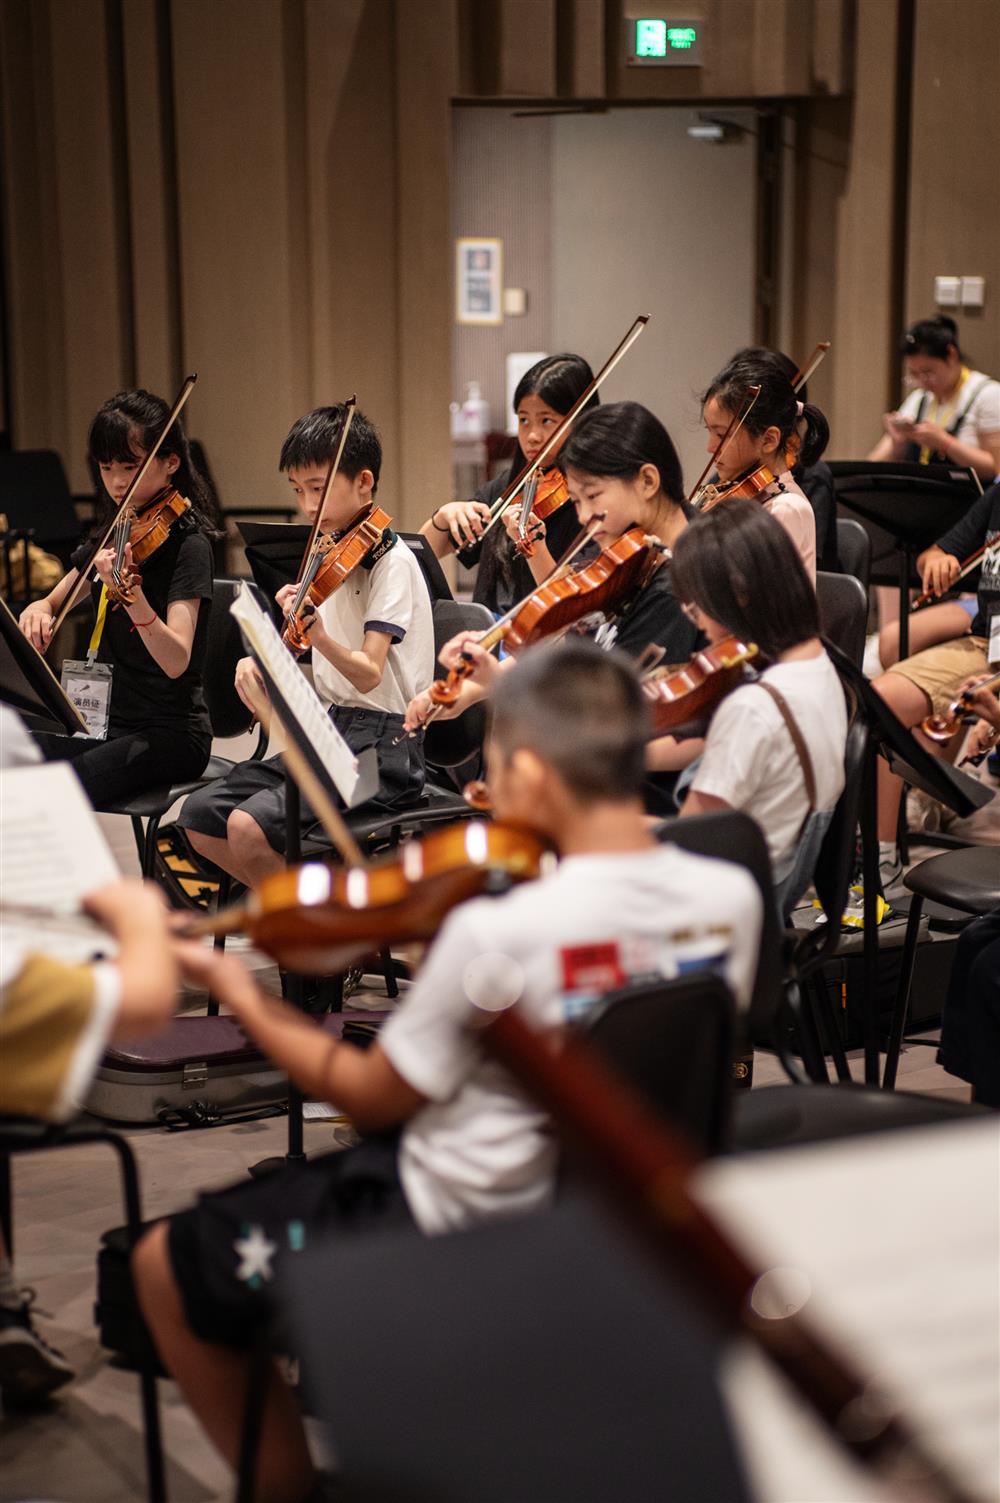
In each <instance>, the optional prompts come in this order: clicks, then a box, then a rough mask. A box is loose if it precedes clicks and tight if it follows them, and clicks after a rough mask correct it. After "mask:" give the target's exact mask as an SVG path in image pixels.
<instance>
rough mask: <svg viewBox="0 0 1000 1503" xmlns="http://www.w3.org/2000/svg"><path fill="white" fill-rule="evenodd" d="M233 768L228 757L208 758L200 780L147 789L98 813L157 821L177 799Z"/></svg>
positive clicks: (107, 805) (222, 775)
mask: <svg viewBox="0 0 1000 1503" xmlns="http://www.w3.org/2000/svg"><path fill="white" fill-rule="evenodd" d="M234 766H235V763H233V762H231V761H230V760H229V758H228V757H209V759H208V766H207V767H206V768H205V771H204V772H203V773H202V775H201V777H200V778H191V779H190V780H189V781H188V782H187V783H175V784H174V785H173V786H172V787H161V788H148V789H147V790H146V792H145V793H137V794H136V795H135V797H134V798H127V799H122V801H121V803H118V804H102V805H101V808H100V811H99V812H100V813H101V814H128V815H129V816H131V817H132V818H135V817H138V818H139V819H158V818H160V816H162V815H164V814H166V812H167V810H168V809H169V808H170V806H171V804H174V803H176V802H177V800H178V799H179V798H187V796H188V794H189V793H194V791H195V789H197V788H204V786H205V784H206V783H214V782H215V780H216V778H224V777H225V776H226V773H227V772H229V771H230V770H231V769H232V768H233V767H234Z"/></svg>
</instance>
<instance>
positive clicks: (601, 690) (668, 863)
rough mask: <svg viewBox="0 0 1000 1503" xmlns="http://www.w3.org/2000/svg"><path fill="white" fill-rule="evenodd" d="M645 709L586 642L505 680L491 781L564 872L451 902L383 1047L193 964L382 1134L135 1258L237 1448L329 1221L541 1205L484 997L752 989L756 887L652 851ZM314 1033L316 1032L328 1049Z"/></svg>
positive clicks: (266, 1440) (524, 664)
mask: <svg viewBox="0 0 1000 1503" xmlns="http://www.w3.org/2000/svg"><path fill="white" fill-rule="evenodd" d="M646 729H647V718H646V714H645V706H644V702H643V699H642V695H641V691H640V687H639V684H638V681H637V678H636V676H635V672H634V669H633V668H632V666H631V665H630V664H629V663H628V662H627V660H626V659H624V658H623V657H621V656H620V655H619V654H618V653H616V652H611V653H604V652H602V651H601V650H600V649H599V648H598V647H596V646H595V645H594V644H592V643H590V642H586V641H582V640H581V641H576V642H573V643H567V644H560V645H558V646H548V647H542V648H539V649H536V650H534V651H531V652H528V653H526V654H525V655H524V657H523V658H521V659H520V660H519V661H518V663H517V664H516V665H515V667H514V668H513V669H512V670H511V671H510V672H509V673H508V674H505V675H504V676H503V682H502V684H501V685H500V686H499V688H498V690H497V694H496V699H495V706H494V727H493V736H492V741H491V747H490V757H489V780H490V788H491V794H492V800H493V805H494V809H495V811H496V814H497V817H498V818H499V819H502V820H504V821H505V822H507V823H508V824H514V825H523V826H527V827H529V828H532V829H534V830H535V831H537V832H538V833H540V834H542V835H544V836H547V837H548V838H549V839H551V841H552V843H553V845H554V846H555V848H556V850H557V851H558V852H559V854H560V856H561V858H562V859H561V863H560V865H559V866H558V868H557V869H556V870H555V872H554V873H553V874H552V875H551V876H546V877H544V878H542V879H541V880H539V881H537V882H534V883H531V884H528V885H526V886H524V887H521V888H518V889H515V890H514V891H512V892H510V893H508V894H507V895H505V896H503V897H497V898H481V899H476V900H474V901H472V902H469V903H466V904H463V905H462V906H461V907H460V908H457V909H456V910H455V911H454V912H453V913H452V915H451V916H450V918H449V919H448V920H447V921H446V923H445V924H444V925H443V927H442V929H441V932H440V935H439V936H438V938H437V940H436V941H435V943H434V945H433V947H432V949H431V951H430V953H429V955H428V958H427V960H426V963H425V965H424V967H423V969H422V970H421V972H420V975H419V977H418V979H417V981H416V983H415V985H414V986H413V988H412V989H411V990H410V991H409V992H408V994H407V995H406V997H405V998H404V1000H403V1002H402V1003H401V1005H400V1007H399V1009H398V1011H397V1012H396V1013H395V1014H394V1015H393V1017H392V1018H391V1019H390V1021H389V1022H388V1023H387V1025H386V1026H385V1028H384V1029H383V1030H382V1032H381V1034H380V1035H379V1038H378V1040H377V1041H376V1043H375V1044H374V1045H373V1046H372V1047H371V1048H370V1049H368V1050H367V1051H365V1052H362V1051H360V1050H358V1049H355V1048H353V1047H352V1046H351V1045H350V1044H344V1043H340V1042H337V1041H336V1040H330V1039H328V1038H327V1037H326V1036H325V1035H317V1032H316V1029H315V1027H314V1025H312V1024H310V1023H309V1022H308V1020H306V1019H304V1018H303V1017H302V1016H301V1015H299V1014H297V1013H295V1012H293V1011H291V1010H290V1009H288V1008H286V1007H285V1006H283V1005H282V1004H280V1003H277V1002H274V1001H272V1000H270V999H267V998H265V997H264V996H263V995H262V994H261V993H260V992H259V991H258V990H257V988H256V986H255V985H254V983H253V981H252V979H251V977H250V976H249V974H248V973H247V972H246V970H245V969H244V968H243V966H242V965H241V964H240V962H239V961H237V960H235V959H233V958H230V957H226V958H224V959H221V960H220V959H219V958H218V957H214V956H212V955H211V953H206V952H205V951H203V950H201V949H196V950H193V952H192V956H191V965H192V968H193V971H194V972H195V973H196V974H197V975H198V976H199V977H200V978H201V979H202V980H203V981H207V980H209V979H210V980H211V984H212V986H213V989H214V991H215V994H216V995H217V996H219V997H221V998H222V999H223V1000H224V1001H225V1002H226V1003H227V1004H228V1005H229V1006H230V1007H231V1008H232V1009H233V1011H234V1012H235V1013H236V1014H237V1016H238V1017H239V1018H240V1020H241V1022H242V1024H243V1026H244V1027H245V1028H246V1029H247V1031H248V1032H249V1033H250V1034H251V1035H252V1036H253V1037H254V1038H255V1039H257V1041H258V1042H259V1043H260V1044H261V1046H262V1047H263V1048H264V1049H265V1050H267V1051H268V1053H269V1054H270V1055H271V1056H272V1058H273V1059H274V1060H275V1061H276V1062H277V1063H278V1064H279V1065H280V1066H281V1067H282V1068H283V1069H285V1070H286V1071H287V1072H288V1073H289V1074H290V1075H291V1076H292V1078H293V1079H294V1080H295V1081H296V1083H297V1084H298V1086H299V1088H300V1089H301V1090H303V1091H305V1092H308V1093H309V1094H310V1095H313V1096H318V1097H320V1098H321V1099H329V1100H334V1101H336V1102H337V1103H338V1105H339V1106H341V1107H342V1108H343V1109H345V1110H346V1111H347V1112H348V1113H349V1114H350V1115H351V1117H352V1118H353V1119H354V1120H355V1121H356V1122H357V1123H358V1125H359V1126H361V1127H362V1128H363V1129H365V1130H367V1131H377V1130H380V1129H387V1128H390V1127H394V1126H396V1125H401V1126H402V1132H401V1134H400V1137H399V1140H398V1145H397V1143H395V1142H393V1143H391V1144H390V1143H389V1142H387V1141H386V1140H385V1139H382V1140H366V1141H365V1142H363V1143H362V1144H361V1145H360V1147H359V1148H357V1149H350V1150H348V1151H347V1152H345V1153H338V1154H331V1155H328V1156H327V1157H326V1158H324V1159H318V1160H314V1161H312V1162H311V1163H310V1164H309V1165H308V1166H307V1167H305V1168H304V1169H302V1168H297V1167H295V1168H289V1169H287V1170H285V1171H284V1172H282V1173H280V1174H276V1175H273V1176H268V1178H267V1179H266V1180H264V1181H261V1182H259V1183H256V1184H252V1185H239V1186H236V1187H234V1188H233V1189H231V1190H227V1191H223V1192H221V1193H219V1194H215V1195H208V1196H205V1197H203V1198H202V1200H201V1202H200V1204H199V1205H198V1206H197V1207H196V1208H195V1209H194V1210H193V1211H190V1212H187V1213H185V1214H183V1215H181V1216H179V1217H176V1218H174V1219H173V1221H172V1222H171V1223H170V1225H169V1226H168V1224H167V1223H162V1224H161V1225H160V1226H158V1227H156V1228H154V1230H153V1231H152V1232H151V1233H149V1234H148V1236H147V1237H146V1238H145V1239H144V1241H143V1243H142V1244H141V1246H140V1248H139V1249H138V1251H137V1254H136V1258H135V1264H134V1267H135V1272H136V1279H137V1284H138V1288H139V1293H140V1298H141V1301H142V1305H143V1309H144V1311H145V1313H146V1318H147V1320H148V1321H149V1322H150V1325H151V1327H152V1328H153V1331H154V1334H155V1337H156V1341H157V1346H158V1349H159V1352H160V1355H161V1357H162V1358H163V1360H164V1362H165V1363H166V1365H167V1366H168V1368H169V1369H170V1370H171V1372H172V1373H173V1374H174V1376H175V1377H176V1378H177V1380H178V1382H179V1383H180V1385H181V1387H182V1389H183V1390H184V1393H185V1395H186V1397H187V1398H188V1401H189V1403H190V1404H191V1405H192V1407H193V1408H194V1410H195V1411H196V1413H197V1414H198V1416H199V1418H200V1419H201V1421H202V1423H203V1424H204V1426H205V1428H206V1430H207V1431H208V1433H209V1435H210V1436H211V1437H212V1439H213V1440H214V1442H215V1444H216V1445H217V1446H218V1447H219V1449H220V1450H221V1451H222V1453H223V1454H224V1455H225V1456H226V1457H227V1458H228V1459H229V1460H230V1462H235V1459H236V1455H237V1450H238V1445H239V1433H240V1417H241V1413H242V1405H243V1396H244V1393H245V1391H246V1386H245V1381H246V1370H247V1365H248V1362H249V1357H248V1354H247V1352H246V1350H245V1348H246V1347H247V1345H248V1344H251V1343H252V1342H253V1341H254V1339H255V1337H256V1336H257V1334H258V1333H259V1332H260V1330H261V1328H262V1323H264V1322H266V1321H268V1320H269V1319H270V1317H271V1316H272V1314H273V1304H274V1302H273V1295H272V1292H271V1291H272V1290H273V1288H274V1278H275V1273H276V1271H278V1270H280V1266H281V1264H282V1262H283V1261H284V1260H285V1259H287V1258H288V1256H289V1251H291V1252H292V1253H294V1251H296V1250H297V1249H299V1248H301V1247H303V1246H305V1245H307V1243H308V1242H309V1241H310V1240H311V1239H312V1238H314V1237H315V1236H316V1235H317V1234H318V1233H320V1232H321V1231H323V1230H325V1229H329V1228H331V1227H337V1228H340V1227H343V1226H345V1225H357V1224H359V1223H360V1224H365V1225H370V1224H373V1223H375V1222H377V1221H382V1222H384V1221H385V1220H386V1219H387V1218H405V1219H407V1220H411V1221H413V1222H415V1223H416V1225H417V1226H418V1228H419V1229H420V1230H421V1231H423V1232H426V1233H438V1232H444V1231H449V1230H451V1229H455V1228H460V1227H466V1226H470V1225H473V1224H476V1223H479V1222H482V1221H485V1220H488V1219H491V1218H495V1217H502V1216H509V1215H512V1214H517V1213H523V1212H525V1211H530V1210H533V1209H535V1208H538V1207H541V1206H544V1205H545V1204H546V1203H547V1202H548V1200H549V1198H550V1197H551V1194H552V1188H553V1179H554V1174H555V1167H556V1164H555V1160H556V1149H555V1145H554V1142H553V1137H552V1133H551V1129H550V1124H549V1122H548V1119H547V1117H546V1114H545V1113H544V1111H542V1110H541V1109H540V1108H539V1107H537V1106H536V1105H535V1104H534V1103H533V1102H532V1101H531V1100H529V1099H528V1098H527V1097H526V1096H525V1095H524V1093H523V1092H522V1090H521V1089H520V1087H519V1086H518V1085H517V1084H516V1082H515V1081H513V1080H512V1079H511V1078H510V1077H509V1076H508V1075H507V1073H506V1072H505V1071H504V1070H503V1069H502V1068H500V1067H499V1066H498V1065H496V1064H494V1063H492V1062H491V1061H490V1060H489V1059H488V1058H486V1056H485V1055H484V1054H483V1053H482V1051H481V1049H480V1047H479V1044H478V1042H477V1040H476V1037H475V1034H474V1031H473V1030H472V1029H471V1028H470V1022H471V1020H472V1017H473V1015H474V1013H475V1006H474V1003H475V1000H476V999H477V998H478V999H480V1000H486V1001H490V1002H493V1003H495V1001H496V999H497V997H498V995H499V996H502V997H504V998H505V999H509V1000H511V1001H513V1000H516V1001H517V1002H518V1003H519V1005H520V1006H521V1007H522V1008H523V1009H524V1011H525V1012H526V1013H527V1014H528V1016H529V1017H530V1018H531V1019H532V1020H533V1021H534V1022H535V1023H537V1024H541V1025H543V1026H548V1027H558V1026H560V1025H561V1024H563V1023H564V1022H565V1021H566V1020H567V1019H571V1018H573V1017H575V1016H577V1015H578V1014H579V1013H580V1012H581V1011H582V1010H583V1009H585V1008H586V1007H587V1005H588V1004H589V1003H590V1002H592V1001H593V1000H594V999H595V998H596V997H597V996H598V995H600V994H601V993H603V992H606V991H608V990H610V989H612V988H615V987H617V986H620V985H622V984H623V983H625V982H627V981H628V980H629V979H630V978H632V977H640V976H648V975H649V974H651V973H652V974H656V973H660V974H663V975H667V976H671V975H674V974H677V973H678V972H679V971H681V970H690V969H692V968H694V967H695V966H699V967H701V966H711V967H715V968H718V969H721V971H722V973H723V974H724V975H725V977H726V979H727V980H728V982H729V984H730V986H731V987H732V990H733V992H734V995H735V996H736V999H737V1001H738V1002H739V1003H740V1004H741V1005H744V1006H745V1005H746V1004H747V1003H748V1002H749V998H750V992H751V987H752V984H753V977H754V974H755V969H756V962H757V950H758V943H759V935H760V925H761V900H760V894H759V892H758V890H757V888H756V886H755V884H754V883H753V881H752V880H751V878H750V877H749V876H748V874H747V873H746V872H745V871H743V870H742V869H741V868H739V867H737V866H734V865H730V864H728V863H725V862H720V861H711V860H707V859H705V858H703V857H698V856H692V855H689V854H687V853H686V852H682V851H680V850H678V849H676V848H674V847H671V846H669V845H659V844H657V843H656V841H655V840H654V839H653V837H652V835H651V834H650V832H649V830H648V829H647V826H646V821H645V817H644V813H643V804H642V783H643V776H644V750H645V739H646ZM317 1039H319V1043H317ZM261 1433H262V1448H261V1473H260V1487H261V1496H263V1497H267V1498H269V1499H289V1500H293V1499H294V1500H298V1499H301V1498H303V1497H305V1496H306V1494H307V1492H308V1489H309V1487H310V1485H311V1482H312V1466H311V1463H310V1461H309V1456H308V1451H307V1449H306V1446H305V1440H304V1436H303V1433H302V1427H301V1422H300V1420H299V1418H298V1413H297V1409H296V1406H295V1405H294V1403H293V1402H292V1401H291V1400H290V1398H289V1397H288V1395H287V1392H286V1391H285V1390H284V1389H283V1387H282V1386H281V1385H280V1384H279V1382H278V1380H277V1378H276V1379H275V1382H274V1384H272V1386H271V1389H270V1391H269V1401H268V1410H267V1413H266V1415H265V1418H264V1423H263V1425H262V1431H261Z"/></svg>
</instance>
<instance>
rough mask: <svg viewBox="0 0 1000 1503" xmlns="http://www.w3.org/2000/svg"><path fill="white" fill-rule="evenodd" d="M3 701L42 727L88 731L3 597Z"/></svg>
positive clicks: (68, 733) (0, 638)
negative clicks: (40, 722)
mask: <svg viewBox="0 0 1000 1503" xmlns="http://www.w3.org/2000/svg"><path fill="white" fill-rule="evenodd" d="M0 700H2V701H3V703H4V704H7V705H11V706H12V707H13V708H14V709H15V710H18V711H20V712H21V714H23V715H27V716H28V718H29V720H31V721H32V722H38V721H42V722H43V724H41V725H36V729H38V730H51V729H55V730H57V731H62V732H63V734H64V735H66V736H72V735H74V734H75V732H77V731H84V732H85V731H86V729H87V723H86V721H85V720H84V718H83V716H82V715H81V714H80V712H79V711H78V710H77V708H76V706H75V705H74V704H73V702H72V700H70V699H68V698H67V697H66V695H65V694H64V693H63V688H62V685H61V684H60V682H59V680H58V679H57V678H56V676H55V674H54V673H53V672H52V669H51V668H50V667H49V665H48V663H47V662H46V661H45V659H44V658H43V657H42V655H41V653H40V652H39V651H38V650H37V648H35V647H33V646H32V644H31V643H30V642H29V641H28V639H27V637H26V636H25V635H24V633H23V632H22V631H21V628H20V627H19V626H18V624H17V621H16V619H15V618H14V616H13V615H12V613H11V611H10V610H9V608H8V607H7V604H6V602H5V601H3V600H0Z"/></svg>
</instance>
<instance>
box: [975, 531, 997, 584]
mask: <svg viewBox="0 0 1000 1503" xmlns="http://www.w3.org/2000/svg"><path fill="white" fill-rule="evenodd" d="M986 544H987V546H986V552H985V553H984V554H983V568H982V574H981V575H980V577H979V588H980V589H981V590H983V591H985V592H986V593H987V594H994V593H996V594H1000V531H997V532H990V533H988V534H987V538H986Z"/></svg>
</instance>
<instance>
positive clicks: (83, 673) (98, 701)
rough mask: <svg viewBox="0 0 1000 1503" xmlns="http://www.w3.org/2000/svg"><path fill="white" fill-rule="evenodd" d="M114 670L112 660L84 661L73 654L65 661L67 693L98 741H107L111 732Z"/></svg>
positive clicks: (64, 676)
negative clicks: (110, 661)
mask: <svg viewBox="0 0 1000 1503" xmlns="http://www.w3.org/2000/svg"><path fill="white" fill-rule="evenodd" d="M112 671H113V670H112V667H111V664H110V663H85V662H83V663H81V662H77V661H75V660H74V659H70V658H68V659H67V660H66V662H64V663H63V665H62V686H63V693H64V694H65V695H66V698H67V699H69V700H71V701H72V703H73V704H74V705H75V706H76V708H77V709H78V710H79V712H80V714H81V715H82V716H83V718H84V720H85V721H86V724H87V735H88V736H93V737H94V739H95V740H96V741H103V740H104V739H105V737H106V736H107V734H108V720H109V719H110V716H111V674H112Z"/></svg>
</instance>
